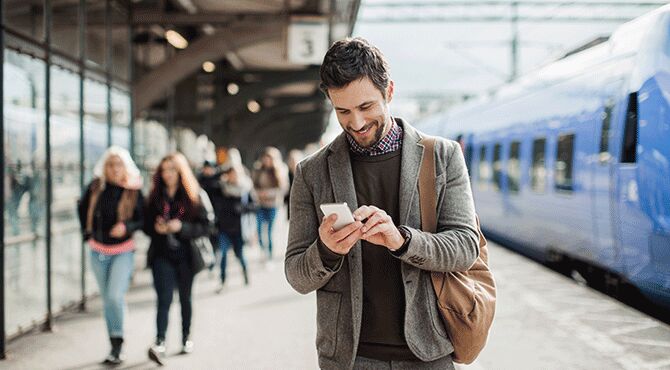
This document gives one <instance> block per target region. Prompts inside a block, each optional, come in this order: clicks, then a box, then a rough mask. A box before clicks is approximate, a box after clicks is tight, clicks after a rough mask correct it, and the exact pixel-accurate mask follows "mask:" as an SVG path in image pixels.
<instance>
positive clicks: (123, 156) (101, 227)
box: [78, 146, 144, 365]
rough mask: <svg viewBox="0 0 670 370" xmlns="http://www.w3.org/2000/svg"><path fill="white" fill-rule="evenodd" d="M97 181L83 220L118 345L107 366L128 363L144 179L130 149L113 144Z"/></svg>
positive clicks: (84, 204) (82, 205) (81, 205)
mask: <svg viewBox="0 0 670 370" xmlns="http://www.w3.org/2000/svg"><path fill="white" fill-rule="evenodd" d="M93 176H94V178H93V181H91V183H90V184H89V185H88V187H87V189H86V192H85V193H84V196H83V197H82V199H81V201H80V202H79V207H78V208H79V209H78V211H79V221H80V224H81V230H82V232H83V238H84V241H85V242H87V243H88V245H89V248H90V249H91V251H90V256H91V270H93V274H94V275H95V279H96V281H97V283H98V289H99V291H100V296H101V297H102V301H103V304H104V306H103V307H104V310H103V312H104V316H105V322H106V324H107V333H108V334H109V340H110V342H111V345H112V349H111V351H110V353H109V355H108V356H107V357H106V358H105V360H104V363H106V364H112V365H118V364H120V363H121V362H122V361H123V357H122V356H121V347H122V345H123V324H124V312H125V310H126V301H125V296H126V292H127V291H128V286H129V285H130V277H131V275H132V272H133V268H134V255H135V242H134V240H133V233H134V232H135V231H137V230H139V229H141V228H142V223H143V221H144V219H143V215H142V211H143V199H142V192H141V191H140V189H141V188H142V178H141V177H140V171H139V169H138V168H137V166H136V165H135V163H134V162H133V160H132V158H130V154H129V153H128V151H127V150H125V149H123V148H120V147H117V146H112V147H110V148H109V149H107V151H105V153H104V154H103V155H102V157H101V158H100V160H99V161H98V163H97V164H96V165H95V167H94V169H93Z"/></svg>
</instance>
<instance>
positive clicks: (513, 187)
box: [507, 141, 521, 193]
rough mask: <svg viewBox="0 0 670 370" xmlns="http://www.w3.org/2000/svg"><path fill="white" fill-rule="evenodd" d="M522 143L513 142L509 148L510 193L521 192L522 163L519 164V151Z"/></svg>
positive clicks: (508, 179)
mask: <svg viewBox="0 0 670 370" xmlns="http://www.w3.org/2000/svg"><path fill="white" fill-rule="evenodd" d="M520 148H521V143H520V142H518V141H514V142H512V144H511V145H510V147H509V160H508V161H507V185H508V187H509V192H510V193H518V192H519V183H520V182H521V162H519V151H520Z"/></svg>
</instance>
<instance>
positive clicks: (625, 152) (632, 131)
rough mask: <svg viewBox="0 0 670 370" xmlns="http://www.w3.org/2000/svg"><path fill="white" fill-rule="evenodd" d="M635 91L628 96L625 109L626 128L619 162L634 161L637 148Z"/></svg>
mask: <svg viewBox="0 0 670 370" xmlns="http://www.w3.org/2000/svg"><path fill="white" fill-rule="evenodd" d="M637 130H638V114H637V92H634V93H631V94H630V95H629V96H628V109H627V110H626V129H625V131H624V136H623V145H622V151H621V163H635V161H636V150H637Z"/></svg>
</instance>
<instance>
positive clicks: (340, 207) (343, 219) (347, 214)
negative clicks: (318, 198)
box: [321, 203, 354, 231]
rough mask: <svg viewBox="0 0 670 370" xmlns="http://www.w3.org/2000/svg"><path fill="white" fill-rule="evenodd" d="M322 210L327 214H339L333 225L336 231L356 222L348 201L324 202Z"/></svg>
mask: <svg viewBox="0 0 670 370" xmlns="http://www.w3.org/2000/svg"><path fill="white" fill-rule="evenodd" d="M321 211H323V214H324V215H326V216H330V215H332V214H333V213H334V214H336V215H337V221H335V224H334V225H333V229H334V230H335V231H337V230H339V229H341V228H343V227H345V226H347V225H349V224H350V223H352V222H354V215H353V214H352V213H351V210H350V209H349V206H348V205H347V203H324V204H322V205H321Z"/></svg>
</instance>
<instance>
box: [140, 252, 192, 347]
mask: <svg viewBox="0 0 670 370" xmlns="http://www.w3.org/2000/svg"><path fill="white" fill-rule="evenodd" d="M151 272H152V273H153V276H154V289H156V295H157V296H158V307H157V310H156V338H157V339H160V340H165V334H166V332H167V327H168V317H169V313H170V305H171V304H172V296H173V295H174V289H175V286H176V288H177V290H178V291H179V304H180V305H181V333H182V339H186V338H188V336H189V334H190V332H191V316H192V312H193V308H192V304H191V303H192V302H191V289H192V288H193V277H194V276H195V275H194V274H193V270H192V268H191V261H190V260H189V259H185V258H184V259H180V260H176V261H175V260H170V259H168V258H165V257H156V259H155V260H154V262H153V264H152V265H151Z"/></svg>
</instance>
